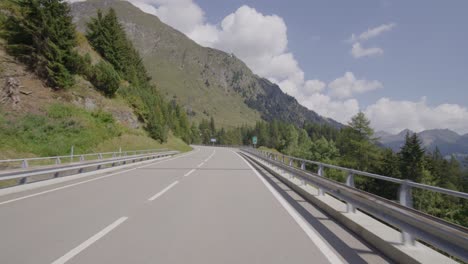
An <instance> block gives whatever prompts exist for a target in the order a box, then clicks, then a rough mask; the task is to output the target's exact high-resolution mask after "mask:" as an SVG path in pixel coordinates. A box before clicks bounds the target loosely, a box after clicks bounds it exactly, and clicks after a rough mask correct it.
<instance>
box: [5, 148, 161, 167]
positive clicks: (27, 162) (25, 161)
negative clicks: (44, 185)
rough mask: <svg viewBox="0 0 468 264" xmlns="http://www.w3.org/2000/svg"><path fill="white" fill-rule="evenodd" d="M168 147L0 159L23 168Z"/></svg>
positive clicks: (120, 155)
mask: <svg viewBox="0 0 468 264" xmlns="http://www.w3.org/2000/svg"><path fill="white" fill-rule="evenodd" d="M166 150H168V149H166V148H164V149H144V150H127V151H121V150H120V151H115V152H98V153H87V154H70V155H63V156H53V157H35V158H20V159H6V160H0V168H4V169H5V168H7V169H13V168H22V169H27V168H29V167H31V165H33V163H34V164H36V165H44V164H45V165H53V164H55V165H60V164H63V163H73V162H76V161H78V162H84V161H89V160H103V159H104V158H105V157H109V158H117V157H127V156H136V155H143V154H150V153H156V152H161V151H166Z"/></svg>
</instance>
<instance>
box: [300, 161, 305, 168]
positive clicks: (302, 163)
mask: <svg viewBox="0 0 468 264" xmlns="http://www.w3.org/2000/svg"><path fill="white" fill-rule="evenodd" d="M301 170H305V162H304V161H302V162H301Z"/></svg>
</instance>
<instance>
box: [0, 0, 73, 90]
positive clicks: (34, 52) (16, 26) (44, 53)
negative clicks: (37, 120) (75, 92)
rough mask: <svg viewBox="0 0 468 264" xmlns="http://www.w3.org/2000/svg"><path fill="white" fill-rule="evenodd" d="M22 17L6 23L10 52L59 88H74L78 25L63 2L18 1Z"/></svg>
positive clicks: (19, 16)
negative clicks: (76, 27) (76, 28)
mask: <svg viewBox="0 0 468 264" xmlns="http://www.w3.org/2000/svg"><path fill="white" fill-rule="evenodd" d="M17 4H18V6H19V12H20V14H19V15H12V16H10V17H9V18H8V20H7V21H6V25H5V29H6V34H5V35H6V39H7V42H8V45H7V48H8V50H9V52H11V53H12V54H13V55H15V56H17V57H19V58H20V59H21V60H23V61H25V62H26V63H28V64H29V65H30V66H31V67H32V69H34V70H35V71H36V72H37V74H38V75H39V76H41V77H43V78H44V79H46V81H47V83H48V84H49V85H50V86H52V87H54V88H56V89H59V88H67V87H70V86H71V85H73V83H74V78H73V73H74V72H73V71H72V69H73V68H74V64H76V60H77V59H78V55H77V53H76V52H75V51H74V50H73V49H74V47H75V46H76V44H77V42H76V32H75V25H74V24H73V22H72V16H71V13H70V7H69V5H68V4H67V3H66V2H65V1H62V0H18V1H17Z"/></svg>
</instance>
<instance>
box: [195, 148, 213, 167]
mask: <svg viewBox="0 0 468 264" xmlns="http://www.w3.org/2000/svg"><path fill="white" fill-rule="evenodd" d="M215 153H216V149H215V150H213V153H211V155H210V156H209V157H208V158H207V159H206V160H204V161H203V162H202V163H200V164H198V166H197V167H198V168H200V167H201V166H203V164H205V162H207V161H209V160H210V159H211V158H212V157H213V156H214V154H215Z"/></svg>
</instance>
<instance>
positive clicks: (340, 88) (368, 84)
mask: <svg viewBox="0 0 468 264" xmlns="http://www.w3.org/2000/svg"><path fill="white" fill-rule="evenodd" d="M328 87H329V88H330V95H331V96H332V97H336V98H349V97H352V96H353V95H354V94H356V93H365V92H368V91H372V90H376V89H380V88H383V85H382V84H381V83H380V82H378V81H368V80H365V79H363V80H357V79H356V77H354V74H353V73H352V72H346V73H345V74H344V76H343V77H340V78H337V79H336V80H334V81H332V82H331V83H330V84H329V85H328Z"/></svg>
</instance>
